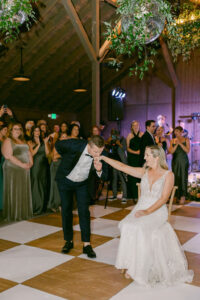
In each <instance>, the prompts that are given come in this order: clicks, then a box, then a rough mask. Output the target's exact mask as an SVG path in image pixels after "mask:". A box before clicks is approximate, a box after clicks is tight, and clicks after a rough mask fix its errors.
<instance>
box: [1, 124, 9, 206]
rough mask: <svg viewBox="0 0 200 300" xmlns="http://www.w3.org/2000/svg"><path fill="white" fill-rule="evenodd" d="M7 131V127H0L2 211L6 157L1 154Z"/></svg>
mask: <svg viewBox="0 0 200 300" xmlns="http://www.w3.org/2000/svg"><path fill="white" fill-rule="evenodd" d="M7 131H8V126H7V125H1V126H0V210H2V209H3V162H4V157H3V155H2V153H1V146H2V143H3V141H4V140H5V138H6V134H7Z"/></svg>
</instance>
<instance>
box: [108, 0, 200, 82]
mask: <svg viewBox="0 0 200 300" xmlns="http://www.w3.org/2000/svg"><path fill="white" fill-rule="evenodd" d="M117 4H118V8H117V10H116V13H117V15H118V19H117V20H116V22H115V24H110V23H105V24H106V28H107V30H106V38H107V39H108V40H110V41H111V42H112V44H111V46H110V49H112V50H114V51H116V54H117V55H121V54H123V55H128V56H129V57H130V59H132V60H133V64H132V66H131V67H130V75H133V74H135V75H138V76H139V77H140V79H142V78H143V77H144V74H145V72H146V71H148V70H149V68H150V67H153V66H154V57H155V56H156V54H157V52H158V48H159V42H158V40H157V39H158V37H159V36H162V37H163V38H164V39H165V40H166V42H167V43H168V46H169V49H170V50H171V53H172V56H173V58H174V60H177V58H178V55H179V54H182V55H183V59H184V60H186V59H188V58H189V57H190V55H191V51H192V50H193V49H194V48H196V47H199V45H200V30H199V26H200V10H199V8H197V7H196V6H195V5H193V4H189V5H188V4H187V6H186V5H183V6H182V7H181V8H179V9H181V14H180V15H179V17H178V19H177V15H176V11H175V9H174V7H176V6H175V5H174V6H171V5H170V4H169V3H168V2H167V1H166V0H118V1H117ZM176 8H177V7H176ZM113 28H114V29H113Z"/></svg>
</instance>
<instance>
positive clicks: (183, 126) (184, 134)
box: [178, 120, 188, 138]
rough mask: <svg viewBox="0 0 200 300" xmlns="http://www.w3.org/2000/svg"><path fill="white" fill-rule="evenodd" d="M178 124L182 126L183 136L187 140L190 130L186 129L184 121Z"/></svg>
mask: <svg viewBox="0 0 200 300" xmlns="http://www.w3.org/2000/svg"><path fill="white" fill-rule="evenodd" d="M178 123H179V126H181V127H182V128H183V133H182V136H183V137H185V138H187V137H188V130H187V129H185V122H184V121H183V120H179V121H178Z"/></svg>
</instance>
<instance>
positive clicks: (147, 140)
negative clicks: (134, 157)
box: [140, 120, 156, 166]
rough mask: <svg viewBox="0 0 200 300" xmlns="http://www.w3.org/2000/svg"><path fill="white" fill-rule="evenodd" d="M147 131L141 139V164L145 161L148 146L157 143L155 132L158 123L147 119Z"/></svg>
mask: <svg viewBox="0 0 200 300" xmlns="http://www.w3.org/2000/svg"><path fill="white" fill-rule="evenodd" d="M145 127H146V131H145V133H144V134H143V135H142V137H141V141H140V166H143V165H144V163H145V159H144V154H145V149H146V147H147V146H151V145H155V144H156V142H155V138H154V132H155V129H156V123H155V121H154V120H147V121H146V122H145Z"/></svg>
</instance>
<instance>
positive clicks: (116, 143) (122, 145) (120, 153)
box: [106, 129, 127, 203]
mask: <svg viewBox="0 0 200 300" xmlns="http://www.w3.org/2000/svg"><path fill="white" fill-rule="evenodd" d="M106 147H107V150H108V152H109V157H110V158H113V159H115V160H118V161H121V162H123V163H127V158H126V154H125V151H126V141H125V139H124V138H123V137H120V135H119V132H118V131H117V130H115V129H112V130H111V136H110V137H109V138H108V140H107V142H106ZM118 178H119V179H120V181H121V186H122V203H126V201H127V186H126V175H125V174H124V173H122V172H120V171H118V170H116V169H112V191H113V196H111V197H109V198H108V199H109V200H117V182H118Z"/></svg>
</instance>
